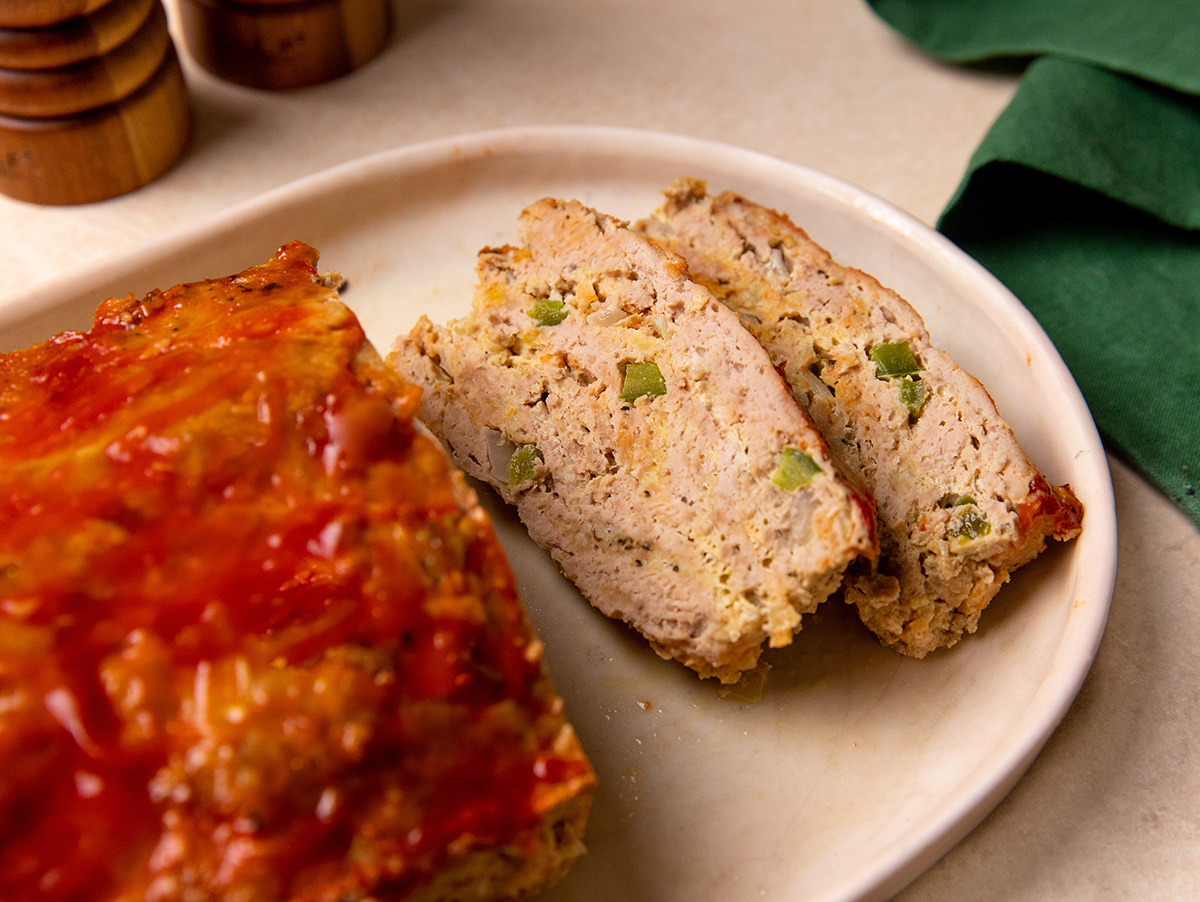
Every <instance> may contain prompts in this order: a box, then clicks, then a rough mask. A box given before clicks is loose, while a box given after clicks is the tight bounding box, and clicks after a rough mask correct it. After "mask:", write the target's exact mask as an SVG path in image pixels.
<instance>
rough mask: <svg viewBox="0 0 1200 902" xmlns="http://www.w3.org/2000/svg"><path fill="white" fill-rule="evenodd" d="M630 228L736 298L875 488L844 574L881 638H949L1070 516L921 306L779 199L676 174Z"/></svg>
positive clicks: (723, 295) (1073, 507) (925, 642)
mask: <svg viewBox="0 0 1200 902" xmlns="http://www.w3.org/2000/svg"><path fill="white" fill-rule="evenodd" d="M638 228H639V229H640V230H641V231H642V232H644V233H645V234H646V235H648V236H650V237H652V238H653V239H654V240H655V241H657V242H658V243H659V244H661V245H662V246H663V247H665V248H668V249H670V250H672V251H673V252H675V253H678V254H680V255H681V256H683V257H684V258H685V259H686V260H687V265H688V267H689V269H690V271H691V274H692V277H693V278H694V279H696V280H697V281H699V282H701V283H702V284H704V285H705V286H707V287H708V288H709V289H710V290H711V291H712V292H713V294H714V295H715V296H716V297H718V298H719V299H720V300H721V301H723V302H724V303H725V304H727V305H728V306H729V307H730V308H731V309H733V310H734V311H736V312H737V314H738V316H739V317H741V320H742V322H743V323H744V324H745V325H746V327H747V328H748V329H749V330H750V331H751V332H752V333H754V335H755V336H756V337H757V338H758V340H759V341H760V342H762V344H763V346H764V347H765V348H766V349H767V351H768V352H769V353H770V355H771V359H772V360H773V361H774V363H775V364H776V365H777V366H779V367H780V369H781V370H782V371H783V372H784V374H785V375H786V377H787V380H788V382H789V384H790V385H791V388H792V391H793V393H794V395H795V396H796V398H797V399H798V400H800V401H801V403H802V404H803V405H804V406H805V408H806V409H807V410H808V411H809V412H810V414H811V415H812V417H813V419H814V421H815V422H816V423H817V425H818V427H819V428H820V429H821V431H822V433H823V434H824V436H825V437H826V439H827V440H828V441H829V442H830V445H831V447H832V448H833V450H834V452H835V453H836V454H837V455H838V456H839V457H841V458H842V459H843V460H845V461H846V463H847V464H848V465H849V466H850V468H851V469H852V470H853V471H854V472H855V473H857V474H860V475H861V477H862V478H863V480H864V481H865V483H866V484H867V486H868V487H869V488H870V490H871V492H872V493H873V494H874V496H875V500H876V503H877V505H878V515H879V542H880V557H879V565H878V568H877V570H876V571H875V572H873V573H871V572H865V571H860V572H855V573H852V574H851V575H850V577H849V578H848V579H847V582H846V587H845V589H846V598H847V600H848V601H851V602H853V603H854V604H855V605H856V606H857V608H858V611H859V614H860V615H861V617H862V620H863V621H864V622H865V623H866V624H867V626H869V627H870V628H871V630H873V631H874V632H875V634H876V635H878V636H879V638H880V639H881V640H882V641H883V642H884V643H885V644H886V645H889V646H891V647H893V648H895V649H897V650H898V651H901V652H903V653H904V654H907V655H911V656H914V657H918V658H919V657H922V656H924V655H925V654H927V653H928V652H930V651H932V650H934V649H936V648H940V647H943V646H949V645H953V644H954V643H955V642H957V641H958V640H959V639H960V638H961V637H962V636H963V635H964V634H965V633H970V632H973V631H975V629H976V627H977V624H978V621H979V616H980V612H981V611H982V610H983V609H984V608H985V607H986V606H987V604H988V602H989V601H990V600H991V599H992V597H993V596H994V595H995V594H996V592H997V590H998V589H999V588H1000V587H1001V585H1003V584H1004V582H1005V581H1007V580H1008V578H1009V574H1010V573H1012V571H1013V570H1015V569H1016V568H1018V567H1020V566H1021V565H1023V564H1025V563H1026V562H1028V561H1030V560H1031V559H1032V558H1033V557H1035V556H1036V555H1037V554H1038V553H1040V552H1041V551H1042V549H1043V548H1044V547H1045V545H1046V541H1047V539H1049V538H1054V539H1060V540H1065V539H1070V538H1071V537H1073V536H1075V535H1076V534H1077V533H1078V532H1079V529H1080V522H1081V517H1082V508H1081V506H1080V504H1079V502H1078V500H1077V499H1076V498H1075V496H1074V495H1073V494H1072V493H1071V490H1070V488H1069V487H1068V486H1052V485H1050V484H1049V483H1048V482H1047V481H1046V479H1045V478H1043V476H1042V474H1041V473H1040V472H1039V471H1038V470H1037V468H1036V467H1035V466H1034V465H1033V463H1031V462H1030V460H1029V458H1028V457H1027V456H1026V454H1025V453H1024V452H1023V451H1022V450H1021V448H1020V446H1019V445H1018V444H1017V440H1016V438H1015V437H1014V436H1013V432H1012V430H1011V429H1010V428H1009V427H1008V425H1007V424H1006V423H1005V422H1004V420H1003V419H1002V418H1001V417H1000V414H999V413H998V412H997V410H996V406H995V404H994V403H993V401H992V398H991V397H990V396H989V394H988V393H987V391H985V390H984V387H983V386H982V385H981V384H980V383H979V382H978V381H977V380H976V379H974V378H973V377H972V376H971V375H969V374H968V373H967V372H966V371H964V370H963V369H961V368H960V367H959V366H958V365H957V364H955V362H954V361H953V360H951V359H950V357H949V356H948V355H947V354H945V353H944V352H943V351H941V350H939V349H937V348H936V347H934V346H933V345H932V344H931V343H930V339H929V334H928V332H927V331H926V328H925V324H924V323H923V321H922V319H921V317H920V316H919V315H918V313H917V312H916V311H915V310H914V309H913V308H912V307H911V306H910V305H909V304H908V303H907V302H906V301H905V300H904V299H903V298H901V297H900V296H899V295H898V294H896V293H895V292H894V291H891V290H889V289H887V288H885V287H884V286H883V285H881V284H880V283H879V282H878V281H877V280H876V279H874V278H872V277H871V276H869V275H867V274H865V273H863V272H860V271H859V270H856V269H852V268H850V267H847V266H843V265H840V264H839V263H837V262H836V261H834V260H833V259H832V258H831V257H830V255H829V254H828V253H827V252H826V251H825V250H824V249H823V248H822V247H820V246H819V245H818V244H816V243H815V242H814V241H812V240H811V239H810V238H809V237H808V235H806V234H805V232H804V231H803V230H802V229H800V228H799V227H797V226H796V225H795V224H794V223H793V222H792V221H791V220H790V219H789V218H788V217H787V216H786V215H784V214H781V213H778V212H775V211H773V210H769V209H767V208H765V207H763V206H761V205H759V204H756V203H752V202H751V201H748V200H746V199H745V198H742V197H739V196H737V195H735V194H733V193H729V192H726V193H723V194H719V195H717V196H715V197H713V196H710V195H709V194H708V193H707V190H706V186H705V185H704V183H702V182H700V181H698V180H695V179H683V180H681V181H680V182H679V183H677V184H676V185H675V186H673V187H672V188H671V189H670V190H668V191H667V192H666V201H665V203H664V204H663V206H662V207H661V208H660V209H659V210H658V211H657V213H655V214H654V216H653V217H651V218H649V219H647V220H645V221H643V222H641V223H639V224H638Z"/></svg>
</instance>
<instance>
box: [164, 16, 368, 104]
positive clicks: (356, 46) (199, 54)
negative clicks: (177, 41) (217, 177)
mask: <svg viewBox="0 0 1200 902" xmlns="http://www.w3.org/2000/svg"><path fill="white" fill-rule="evenodd" d="M179 19H180V28H181V31H182V34H183V41H184V45H185V46H186V48H187V50H188V52H189V53H190V54H191V55H192V58H193V59H195V60H196V62H198V63H199V64H200V65H201V66H203V67H204V68H205V69H207V70H208V71H209V72H212V73H213V74H214V75H217V76H219V77H221V78H223V79H225V80H227V81H232V82H235V83H237V84H240V85H247V86H249V87H252V88H274V89H282V88H300V87H305V86H307V85H314V84H317V83H318V82H322V81H327V80H329V79H331V78H337V77H338V76H339V75H345V74H346V73H347V72H350V71H352V70H354V69H357V68H358V67H359V66H362V65H363V64H365V63H366V62H368V61H369V60H371V59H373V58H374V57H375V56H376V54H378V53H379V51H381V50H382V49H383V47H384V45H385V44H386V43H387V38H388V32H389V30H390V28H391V5H390V3H389V2H388V0H179Z"/></svg>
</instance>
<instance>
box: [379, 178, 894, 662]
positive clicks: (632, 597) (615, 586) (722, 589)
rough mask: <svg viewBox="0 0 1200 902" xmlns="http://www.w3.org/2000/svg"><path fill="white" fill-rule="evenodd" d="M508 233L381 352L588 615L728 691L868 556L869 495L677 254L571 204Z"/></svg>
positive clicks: (544, 206) (543, 206)
mask: <svg viewBox="0 0 1200 902" xmlns="http://www.w3.org/2000/svg"><path fill="white" fill-rule="evenodd" d="M518 233H519V237H520V242H521V245H520V246H516V247H513V246H506V247H501V248H487V249H484V250H483V251H482V252H481V253H480V255H479V259H478V275H479V281H478V288H477V291H476V295H475V300H474V306H473V308H472V310H471V312H470V314H469V315H468V316H466V317H464V318H462V319H459V320H455V321H453V322H451V323H449V324H447V325H434V324H433V323H431V322H430V321H429V320H428V319H424V318H423V319H422V320H421V321H420V322H419V323H418V324H417V325H416V326H415V327H414V328H413V330H412V332H411V334H409V335H408V336H407V337H403V338H401V339H400V340H399V341H398V342H397V346H396V349H395V350H394V351H393V353H392V354H391V355H390V356H389V362H390V363H391V364H392V365H394V366H395V367H396V368H397V369H398V370H400V372H401V373H402V374H403V375H404V376H405V377H406V378H407V379H409V380H411V381H412V382H414V383H415V384H418V385H420V386H421V387H422V388H423V389H424V393H423V395H422V399H421V407H420V413H419V416H420V418H421V419H422V420H423V421H424V422H425V423H426V424H427V425H428V426H429V427H430V428H431V430H432V431H433V432H434V433H435V434H436V435H437V436H439V437H440V438H441V439H442V440H443V442H445V444H446V446H447V448H448V449H449V451H450V454H451V456H452V458H453V459H454V460H455V461H456V462H457V463H458V464H459V465H460V466H461V467H462V468H463V469H464V470H466V471H467V472H468V473H470V474H471V475H473V476H475V477H477V478H479V479H480V480H483V481H484V482H486V483H489V484H490V485H492V486H493V487H494V488H495V489H496V490H497V491H498V492H499V493H500V494H501V495H502V496H503V497H504V498H505V499H506V500H507V501H509V502H510V503H512V504H515V505H516V507H517V510H518V512H519V515H520V517H521V519H522V520H523V521H524V523H525V525H526V527H527V528H528V530H529V534H530V535H531V536H532V538H533V539H534V540H535V541H536V542H538V543H539V544H540V545H542V546H543V547H545V548H547V549H549V551H550V554H551V555H552V556H553V558H554V559H555V560H556V561H557V562H558V563H559V565H560V566H561V567H562V570H563V572H564V573H565V574H566V575H567V576H568V577H569V578H570V579H571V580H573V581H574V582H575V584H576V585H577V586H578V587H579V589H580V590H581V592H582V594H583V595H584V596H585V597H586V598H588V599H589V600H590V601H591V602H592V604H593V605H595V606H596V607H597V608H598V609H599V610H601V611H602V612H604V613H605V614H607V615H608V616H610V617H615V618H619V619H621V620H623V621H626V622H628V623H629V624H631V625H632V626H633V627H634V628H636V629H637V630H639V631H640V632H641V633H642V634H643V635H644V636H645V637H646V638H647V639H648V640H649V641H650V643H651V645H652V646H653V647H654V648H655V649H656V650H657V651H658V652H659V654H660V655H662V656H663V657H665V658H674V659H676V660H678V661H680V662H682V663H683V664H685V665H687V666H688V667H691V668H693V669H694V670H696V671H697V672H698V673H699V674H701V675H702V676H706V677H716V678H718V679H720V680H721V681H723V682H734V681H736V680H737V679H738V676H739V674H740V673H742V672H743V671H746V670H749V669H751V668H753V667H754V666H755V664H756V662H757V661H758V659H759V656H760V654H761V651H762V646H763V644H764V641H766V642H769V644H770V645H772V646H782V645H786V644H788V643H790V642H791V641H792V637H793V634H794V632H795V631H796V630H797V629H798V628H799V625H800V618H801V615H803V614H805V613H807V612H810V611H812V610H813V609H814V608H815V607H816V606H817V604H818V603H819V602H821V601H822V600H823V599H825V598H826V597H827V596H828V595H829V594H830V593H831V592H833V591H834V590H835V589H836V588H837V586H838V584H839V582H840V580H841V576H842V573H843V571H844V570H845V569H846V568H847V566H848V565H849V564H851V563H852V562H854V561H856V560H857V559H859V558H860V557H862V556H866V557H868V558H870V557H873V556H874V554H875V539H874V528H873V511H872V508H871V503H870V500H869V498H868V497H867V496H865V495H864V494H863V493H862V492H861V491H859V490H858V489H857V488H856V487H854V486H853V485H852V484H851V483H849V482H848V481H847V480H846V479H845V478H844V477H843V475H842V474H841V473H840V472H839V469H838V465H837V463H836V461H835V460H834V459H833V458H832V457H831V456H830V454H829V452H828V448H827V447H826V443H825V441H824V440H823V439H822V438H821V436H820V434H819V433H818V432H817V431H816V430H815V429H814V428H813V426H812V424H811V422H810V421H809V419H808V418H807V416H806V415H805V414H804V413H803V411H802V410H801V409H800V407H799V405H798V404H797V403H796V401H795V399H793V398H792V396H791V394H790V392H789V391H788V388H787V386H786V385H785V383H784V382H783V380H782V378H781V377H780V376H779V374H778V373H776V372H775V370H774V368H773V366H772V364H771V361H770V359H769V358H768V356H767V354H766V352H765V351H763V349H762V347H761V346H760V345H759V344H758V342H757V341H755V339H754V337H753V336H752V335H750V333H749V332H747V331H746V330H745V329H744V328H742V326H741V324H740V323H739V322H738V319H737V317H736V316H735V315H734V314H733V313H732V312H731V311H729V310H728V309H727V308H725V307H723V306H721V305H720V304H718V303H717V302H716V301H715V300H714V299H713V296H712V295H711V294H710V293H709V291H707V290H706V289H704V288H702V287H701V286H699V285H696V284H695V283H694V282H692V281H691V280H690V279H689V278H688V277H687V272H686V270H685V268H684V265H683V261H682V260H680V259H679V258H678V257H677V256H675V255H674V254H670V253H666V252H664V251H663V250H661V249H660V248H658V247H657V246H655V245H654V244H653V243H651V242H650V241H647V240H646V239H645V238H644V237H643V236H641V235H638V234H637V233H635V232H633V231H631V230H630V229H629V228H627V227H626V224H625V223H623V222H620V221H618V220H616V219H614V218H612V217H610V216H607V215H604V214H602V213H599V212H597V211H595V210H592V209H589V208H587V207H585V206H584V205H582V204H580V203H578V202H576V201H559V200H554V199H545V200H542V201H540V202H537V203H535V204H533V205H532V206H530V207H528V208H527V209H526V210H524V212H523V213H522V214H521V216H520V221H519V229H518Z"/></svg>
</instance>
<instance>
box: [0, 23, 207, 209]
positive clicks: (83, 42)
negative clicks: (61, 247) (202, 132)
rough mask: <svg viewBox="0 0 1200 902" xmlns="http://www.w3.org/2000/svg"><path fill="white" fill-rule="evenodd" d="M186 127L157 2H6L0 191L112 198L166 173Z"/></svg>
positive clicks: (184, 102) (0, 37) (26, 196)
mask: <svg viewBox="0 0 1200 902" xmlns="http://www.w3.org/2000/svg"><path fill="white" fill-rule="evenodd" d="M190 134H191V112H190V108H189V105H188V99H187V91H186V87H185V85H184V81H183V73H182V71H181V69H180V66H179V58H178V56H177V55H176V52H175V47H174V44H173V43H172V41H171V36H170V34H169V33H168V31H167V18H166V13H165V12H164V11H163V8H162V5H161V3H160V2H159V0H6V2H3V3H0V192H3V193H4V194H7V195H8V196H10V197H14V198H17V199H18V200H24V201H30V202H33V203H40V204H76V203H87V202H91V201H97V200H103V199H105V198H110V197H116V196H117V195H120V194H124V193H126V192H129V191H132V190H134V189H135V188H139V187H141V186H142V185H145V184H147V183H148V182H150V181H153V180H154V179H156V178H158V176H160V175H162V173H163V172H165V171H166V170H167V169H169V168H170V167H171V165H172V164H174V163H175V161H176V160H177V159H178V158H179V155H180V154H181V153H182V152H183V149H184V147H186V145H187V142H188V139H189V137H190Z"/></svg>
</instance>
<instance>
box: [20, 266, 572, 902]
mask: <svg viewBox="0 0 1200 902" xmlns="http://www.w3.org/2000/svg"><path fill="white" fill-rule="evenodd" d="M316 262H317V254H316V252H315V251H314V250H313V249H312V248H310V247H308V246H306V245H303V244H298V243H297V244H290V245H287V246H285V247H284V248H282V249H281V250H280V251H279V253H278V255H277V256H276V257H275V258H274V259H272V260H271V261H270V262H268V263H266V264H264V265H262V266H256V267H253V268H251V269H248V270H246V271H244V272H241V273H238V274H236V275H233V276H230V277H228V278H224V279H215V280H211V281H202V282H195V283H190V284H185V285H180V286H177V287H175V288H172V289H170V290H167V291H161V292H160V291H154V292H151V293H150V294H148V295H146V296H145V297H143V298H140V299H139V298H135V297H133V296H132V295H131V296H129V297H127V298H118V299H110V300H108V301H105V302H104V303H103V304H101V305H100V307H99V309H98V310H97V311H96V314H95V320H94V324H93V326H92V328H91V329H90V330H89V331H87V332H68V333H64V334H61V335H58V336H56V337H55V338H53V339H51V340H49V341H47V342H45V343H44V344H40V345H37V346H35V347H32V348H29V349H28V350H24V351H17V352H13V353H10V354H7V355H4V356H3V357H0V702H2V704H0V773H3V775H4V776H3V779H2V780H0V898H3V899H5V900H8V902H18V900H33V899H37V900H41V902H46V900H64V902H65V900H84V899H86V900H89V902H113V900H133V899H139V900H143V899H145V900H149V899H154V900H218V899H219V900H225V902H232V900H247V902H249V900H253V902H270V900H292V902H299V900H314V902H315V900H340V902H350V900H366V899H375V900H389V899H395V900H399V899H419V900H452V899H453V900H458V899H463V900H465V899H503V898H511V897H516V896H520V895H523V894H526V893H528V892H532V891H534V890H536V889H539V888H541V887H544V886H546V885H547V884H548V883H550V882H552V881H554V880H555V879H556V878H557V877H558V876H559V875H560V874H561V873H562V872H563V871H564V870H565V869H566V868H567V867H568V866H569V864H570V863H571V861H572V860H573V859H574V858H575V857H576V856H577V855H578V854H579V852H580V850H581V842H580V838H581V834H582V832H583V826H584V821H585V818H586V815H587V811H588V806H589V803H590V798H591V791H592V786H593V782H594V776H593V773H592V770H591V768H590V766H589V764H588V761H587V759H586V758H585V757H584V754H583V752H582V751H581V749H580V746H579V743H578V741H577V739H576V737H575V735H574V733H573V732H572V730H571V728H570V726H569V725H568V723H567V722H566V720H565V719H564V716H563V713H562V704H561V701H560V700H559V698H558V697H557V695H556V694H555V691H554V689H553V687H552V685H551V683H550V681H549V678H548V676H547V674H546V672H545V670H544V667H543V664H542V658H541V654H540V652H541V647H540V645H539V643H538V641H537V639H536V638H535V636H534V634H533V632H532V630H531V627H530V624H529V623H528V622H527V620H526V617H525V614H524V611H523V609H522V607H521V605H520V602H519V600H518V597H517V593H516V589H515V583H514V579H513V577H512V574H511V573H510V571H509V569H508V566H507V564H506V562H505V559H504V556H503V554H502V552H501V550H500V547H499V545H498V544H497V542H496V539H495V537H494V535H493V532H492V528H491V525H490V523H489V521H488V519H487V518H486V517H485V515H484V514H483V512H482V511H481V509H480V508H479V507H478V505H477V503H476V500H475V498H474V496H473V495H472V493H471V492H470V491H469V490H468V488H467V487H466V485H465V482H464V480H463V479H462V477H461V476H460V475H458V474H457V473H456V472H455V471H453V470H452V468H451V467H450V466H449V462H448V461H447V460H446V458H445V455H444V454H443V452H442V451H441V449H440V448H438V447H437V444H436V443H435V442H434V441H433V440H432V439H429V438H428V437H426V436H425V434H424V433H423V432H420V431H418V430H417V429H416V428H415V427H414V424H413V420H412V415H413V413H414V411H415V409H416V405H417V392H416V391H415V390H413V389H412V388H411V387H409V386H407V385H405V384H403V383H402V381H401V380H400V379H398V377H397V376H396V375H395V374H394V373H393V372H391V371H390V370H388V369H387V368H385V367H384V365H383V363H382V361H381V360H380V359H379V358H378V356H377V355H376V354H375V352H374V351H373V349H372V348H371V346H370V345H369V344H368V343H367V341H366V338H365V336H364V334H363V331H362V329H361V328H360V326H359V323H358V322H357V320H356V319H355V317H354V316H353V315H352V313H351V312H350V311H349V310H348V309H347V308H346V307H345V306H344V305H343V304H342V303H341V302H340V301H338V300H337V299H336V292H335V291H334V290H333V289H332V288H331V287H329V286H328V285H327V284H326V280H323V279H322V278H321V277H320V276H319V275H318V273H317V270H316V269H315V268H314V267H315V264H316Z"/></svg>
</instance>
